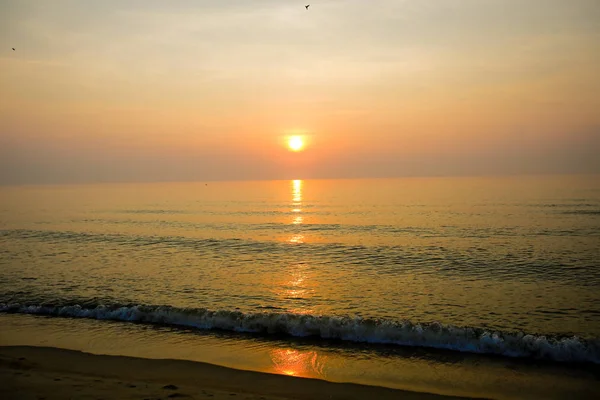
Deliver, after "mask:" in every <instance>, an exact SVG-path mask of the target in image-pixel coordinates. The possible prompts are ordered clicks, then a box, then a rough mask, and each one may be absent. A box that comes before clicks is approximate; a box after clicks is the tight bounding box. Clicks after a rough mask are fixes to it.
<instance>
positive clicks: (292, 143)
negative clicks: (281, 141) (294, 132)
mask: <svg viewBox="0 0 600 400" xmlns="http://www.w3.org/2000/svg"><path fill="white" fill-rule="evenodd" d="M288 147H289V148H290V150H292V151H301V150H302V149H303V148H304V139H303V138H302V136H290V138H289V139H288Z"/></svg>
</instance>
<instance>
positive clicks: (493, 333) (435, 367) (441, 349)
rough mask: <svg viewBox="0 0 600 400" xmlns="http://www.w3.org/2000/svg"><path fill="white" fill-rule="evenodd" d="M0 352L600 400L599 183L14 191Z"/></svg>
mask: <svg viewBox="0 0 600 400" xmlns="http://www.w3.org/2000/svg"><path fill="white" fill-rule="evenodd" d="M0 345H35V346H53V347H62V348H70V349H75V350H82V351H87V352H91V353H98V354H119V355H129V356H139V357H147V358H175V359H187V360H195V361H203V362H210V363H214V364H218V365H224V366H228V367H233V368H239V369H247V370H255V371H261V372H268V373H277V374H285V375H292V376H298V377H303V378H319V379H326V380H330V381H334V382H354V383H362V384H368V385H377V386H385V387H392V388H400V389H405V390H413V391H421V392H430V393H439V394H448V395H460V396H468V397H480V398H497V399H522V398H567V397H568V398H573V397H575V398H594V397H596V398H599V397H597V396H600V176H597V175H596V176H594V175H570V176H566V175H560V176H558V175H548V176H518V177H515V176H509V177H457V178H448V177H433V178H399V179H360V180H351V179H349V180H291V181H244V182H183V183H120V184H107V183H103V184H91V185H39V186H33V185H29V186H28V185H24V186H5V187H0Z"/></svg>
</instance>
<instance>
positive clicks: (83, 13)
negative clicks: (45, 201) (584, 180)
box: [0, 0, 600, 184]
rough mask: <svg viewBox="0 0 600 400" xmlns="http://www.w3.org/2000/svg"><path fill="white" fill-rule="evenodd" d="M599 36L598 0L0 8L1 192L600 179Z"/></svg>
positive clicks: (15, 3)
mask: <svg viewBox="0 0 600 400" xmlns="http://www.w3.org/2000/svg"><path fill="white" fill-rule="evenodd" d="M307 3H310V2H307ZM598 21H600V1H598V0H569V1H566V0H526V1H523V0H378V1H366V0H360V1H359V0H321V1H315V2H312V4H311V7H310V9H309V10H308V11H307V10H305V8H304V2H300V1H295V0H253V1H250V0H211V1H207V0H179V1H177V0H172V1H162V0H160V1H159V0H129V1H127V0H119V1H113V0H103V1H91V0H73V1H67V0H53V1H42V0H39V1H29V0H0V43H1V44H2V47H1V48H0V184H2V183H4V184H6V183H38V182H39V183H51V182H96V181H155V180H158V181H160V180H219V179H279V178H282V179H289V178H318V177H323V178H335V177H350V178H351V177H388V176H414V175H480V174H518V173H524V174H525V173H570V172H596V173H597V172H600V157H598V154H600V111H599V110H600V73H598V71H600V23H598ZM12 47H14V48H15V51H12V49H11V48H12ZM297 134H300V135H305V137H306V139H307V143H306V144H307V145H306V147H305V150H304V151H301V152H290V151H288V149H286V147H285V145H284V144H285V137H286V136H288V135H297Z"/></svg>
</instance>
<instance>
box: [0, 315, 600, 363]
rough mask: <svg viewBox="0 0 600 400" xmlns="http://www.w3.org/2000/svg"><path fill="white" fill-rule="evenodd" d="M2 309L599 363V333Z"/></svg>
mask: <svg viewBox="0 0 600 400" xmlns="http://www.w3.org/2000/svg"><path fill="white" fill-rule="evenodd" d="M0 312H2V313H20V314H37V315H46V316H56V317H71V318H89V319H98V320H113V321H127V322H138V323H148V324H161V325H171V326H179V327H186V328H197V329H202V330H224V331H231V332H240V333H259V334H264V335H287V336H294V337H316V338H321V339H337V340H342V341H348V342H355V343H377V344H389V345H399V346H415V347H429V348H437V349H447V350H454V351H460V352H469V353H480V354H496V355H503V356H509V357H523V358H534V359H545V360H553V361H562V362H591V363H596V364H600V339H584V338H579V337H576V336H573V337H562V338H559V337H549V336H548V337H547V336H544V335H532V334H525V333H522V332H518V333H506V332H500V331H491V330H486V329H483V328H474V327H458V326H453V325H444V324H441V323H438V322H432V323H422V324H415V323H412V322H410V321H392V320H385V319H368V318H360V317H336V316H315V315H305V314H292V313H285V312H260V313H243V312H240V311H229V310H217V311H212V310H208V309H204V308H176V307H171V306H154V305H128V306H121V305H109V306H106V305H101V304H98V305H93V304H92V305H89V306H81V305H79V304H63V305H27V304H19V303H9V304H4V303H2V304H0Z"/></svg>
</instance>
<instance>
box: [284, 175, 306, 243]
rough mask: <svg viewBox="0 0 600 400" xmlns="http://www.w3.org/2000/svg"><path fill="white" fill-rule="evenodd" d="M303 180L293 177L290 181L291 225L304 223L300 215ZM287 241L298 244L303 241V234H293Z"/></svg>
mask: <svg viewBox="0 0 600 400" xmlns="http://www.w3.org/2000/svg"><path fill="white" fill-rule="evenodd" d="M303 184H304V182H303V181H302V180H301V179H295V180H293V181H291V186H292V202H291V207H292V208H291V212H293V213H294V215H293V217H292V225H301V224H303V223H304V217H303V216H302V214H301V213H302V186H303ZM288 242H289V243H292V244H300V243H304V242H305V238H304V235H302V234H294V235H292V237H291V238H289V239H288Z"/></svg>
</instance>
